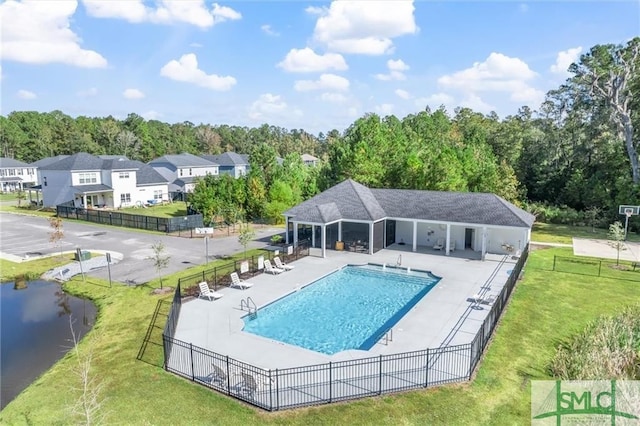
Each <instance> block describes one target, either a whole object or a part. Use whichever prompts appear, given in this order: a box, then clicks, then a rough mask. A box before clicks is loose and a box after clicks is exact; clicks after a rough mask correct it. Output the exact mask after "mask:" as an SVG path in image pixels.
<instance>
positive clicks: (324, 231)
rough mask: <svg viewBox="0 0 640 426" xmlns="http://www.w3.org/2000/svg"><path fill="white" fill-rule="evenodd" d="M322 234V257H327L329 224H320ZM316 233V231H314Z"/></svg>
mask: <svg viewBox="0 0 640 426" xmlns="http://www.w3.org/2000/svg"><path fill="white" fill-rule="evenodd" d="M320 230H321V235H320V244H321V245H322V257H323V258H324V257H327V226H326V225H322V226H320ZM314 234H315V233H314Z"/></svg>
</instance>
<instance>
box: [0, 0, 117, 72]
mask: <svg viewBox="0 0 640 426" xmlns="http://www.w3.org/2000/svg"><path fill="white" fill-rule="evenodd" d="M77 6H78V3H77V1H57V0H48V1H23V2H18V1H15V0H7V1H5V2H4V3H2V4H0V22H2V49H0V57H1V58H2V59H5V60H10V61H17V62H25V63H30V64H48V63H64V64H68V65H73V66H77V67H83V68H103V67H106V66H107V60H106V59H105V58H104V57H103V56H102V55H100V54H99V53H97V52H95V51H93V50H86V49H83V48H81V47H80V43H81V40H80V38H79V37H78V36H77V35H76V34H75V33H74V32H73V31H72V30H71V28H70V26H71V24H70V20H71V16H73V14H74V13H75V11H76V8H77Z"/></svg>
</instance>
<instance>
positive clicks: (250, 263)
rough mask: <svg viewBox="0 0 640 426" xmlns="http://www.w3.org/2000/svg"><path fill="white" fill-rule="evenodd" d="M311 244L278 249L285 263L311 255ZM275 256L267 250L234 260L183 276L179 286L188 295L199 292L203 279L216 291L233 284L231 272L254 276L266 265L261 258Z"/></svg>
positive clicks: (243, 276) (300, 243)
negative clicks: (199, 285)
mask: <svg viewBox="0 0 640 426" xmlns="http://www.w3.org/2000/svg"><path fill="white" fill-rule="evenodd" d="M309 246H310V242H309V241H306V240H305V241H301V242H299V243H298V246H297V247H293V246H283V247H282V250H279V251H278V257H279V258H280V259H281V260H282V261H283V262H284V263H287V262H291V261H294V260H298V259H300V258H301V257H305V256H308V255H309ZM289 247H291V253H288V251H289ZM275 256H276V254H275V251H267V250H265V251H264V253H263V254H261V255H254V256H251V257H250V258H248V259H245V260H233V261H230V262H229V263H226V264H224V265H219V266H216V267H215V268H211V269H206V270H204V271H202V272H198V273H197V274H192V275H188V276H186V277H182V278H180V279H179V280H178V286H179V287H181V288H182V289H183V290H184V292H185V294H187V295H191V294H192V293H195V292H197V291H198V289H197V287H198V284H199V283H201V282H203V281H206V282H207V283H208V284H209V287H210V288H212V289H213V290H214V291H216V290H218V289H219V288H221V287H229V285H230V284H231V278H230V274H231V273H232V272H237V273H238V275H239V276H240V278H247V277H251V276H254V275H256V274H258V273H260V272H262V271H263V270H264V266H263V264H261V260H260V259H261V258H262V261H264V260H266V259H269V260H270V261H272V260H273V258H274V257H275ZM245 262H246V263H245ZM243 264H244V265H243ZM273 266H275V265H273Z"/></svg>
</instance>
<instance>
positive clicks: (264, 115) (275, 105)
mask: <svg viewBox="0 0 640 426" xmlns="http://www.w3.org/2000/svg"><path fill="white" fill-rule="evenodd" d="M286 116H288V117H291V116H294V117H295V116H302V111H300V110H298V109H291V108H289V106H288V105H287V103H286V102H285V101H284V99H283V98H282V96H280V95H274V94H271V93H264V94H262V95H260V97H258V99H257V100H255V101H254V102H253V103H252V104H251V107H250V108H249V118H251V119H252V120H256V121H270V120H273V119H277V118H283V117H286Z"/></svg>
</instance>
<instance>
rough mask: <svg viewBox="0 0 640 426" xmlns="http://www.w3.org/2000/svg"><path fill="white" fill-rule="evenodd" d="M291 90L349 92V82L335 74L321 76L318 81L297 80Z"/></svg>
mask: <svg viewBox="0 0 640 426" xmlns="http://www.w3.org/2000/svg"><path fill="white" fill-rule="evenodd" d="M293 88H294V89H295V90H296V91H298V92H308V91H311V90H337V91H346V90H349V80H347V79H346V78H344V77H340V76H339V75H335V74H322V75H321V76H320V78H319V79H318V80H298V81H296V82H295V84H294V86H293Z"/></svg>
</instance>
